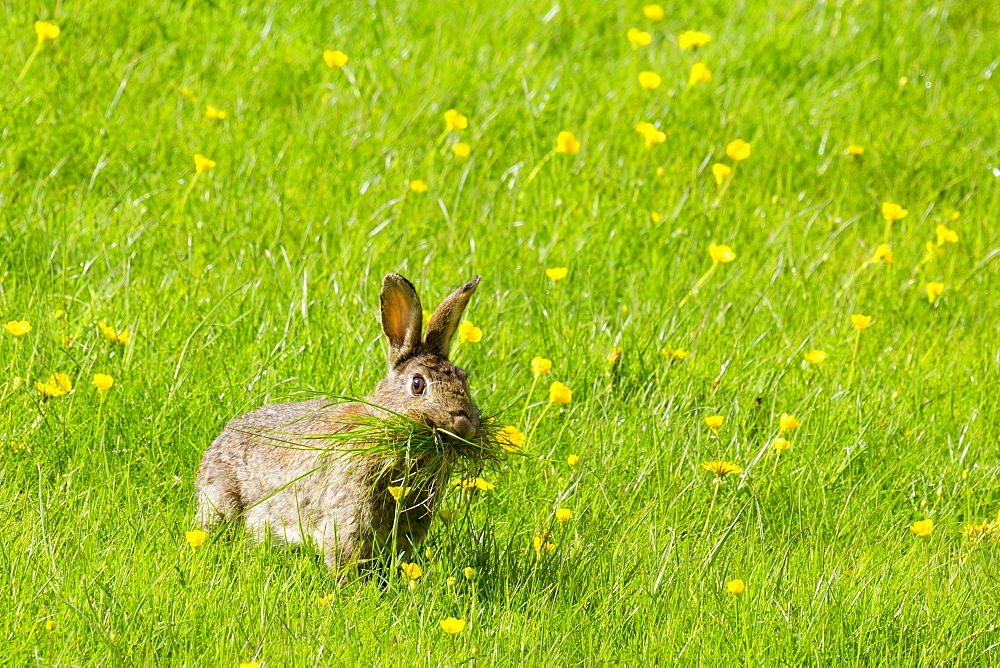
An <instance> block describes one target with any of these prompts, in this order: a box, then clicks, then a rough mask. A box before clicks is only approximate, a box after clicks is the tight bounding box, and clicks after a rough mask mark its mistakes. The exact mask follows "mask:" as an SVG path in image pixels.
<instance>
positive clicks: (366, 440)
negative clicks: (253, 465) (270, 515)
mask: <svg viewBox="0 0 1000 668" xmlns="http://www.w3.org/2000/svg"><path fill="white" fill-rule="evenodd" d="M345 403H364V404H368V405H370V406H372V407H373V408H375V409H377V410H379V411H381V412H384V413H385V415H384V416H375V415H338V414H337V413H336V412H335V411H334V410H332V409H335V408H336V407H337V406H338V405H342V404H345ZM327 411H329V417H326V416H325V415H324V414H325V413H326V412H327ZM308 417H309V419H310V420H316V419H317V418H319V419H320V420H328V421H329V423H330V425H331V429H330V431H329V432H328V433H308V434H306V433H301V432H298V431H297V430H296V424H297V423H292V424H289V425H286V426H285V427H284V428H283V429H281V430H275V431H267V432H263V431H261V432H254V433H255V434H257V435H259V436H261V437H264V438H266V439H267V440H268V441H270V442H272V443H273V444H274V445H275V446H276V447H287V448H295V449H309V450H312V449H315V450H321V451H322V454H321V457H324V458H325V457H333V456H340V455H344V454H347V455H349V456H358V457H373V458H375V459H377V460H381V461H383V462H385V465H386V469H387V470H388V469H391V468H405V465H406V462H410V463H411V468H415V467H418V468H419V469H420V470H421V471H422V473H421V475H425V474H429V475H436V474H437V473H439V472H441V471H444V470H450V471H453V472H455V473H458V474H460V475H468V474H473V473H477V472H479V471H481V470H482V469H483V468H484V467H486V466H488V465H490V464H496V463H498V462H501V461H503V460H504V459H506V457H507V456H508V455H510V454H517V453H518V452H519V451H518V450H517V449H516V448H512V447H511V445H510V444H509V443H507V442H506V441H504V440H503V439H501V438H500V436H499V435H500V433H501V431H502V429H503V426H502V425H501V424H500V423H499V422H498V421H497V419H496V418H495V417H494V416H485V417H483V418H482V420H481V422H480V427H479V429H478V430H477V431H476V433H475V434H474V435H473V436H472V437H471V438H469V439H464V438H461V437H459V436H458V435H456V434H453V433H451V432H449V431H446V430H443V429H437V428H434V427H432V426H430V425H428V424H426V423H424V422H422V421H420V420H417V419H414V418H412V417H409V416H406V415H403V414H401V413H396V412H394V411H389V410H387V409H385V408H382V407H381V406H375V405H374V404H369V403H368V402H366V401H364V400H359V399H353V398H349V397H337V398H335V399H334V400H332V401H331V403H330V404H329V405H327V406H324V407H323V409H322V410H321V411H318V412H316V413H313V414H310V415H309V416H308ZM347 425H349V426H350V427H351V428H349V429H344V427H345V426H347Z"/></svg>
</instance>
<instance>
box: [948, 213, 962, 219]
mask: <svg viewBox="0 0 1000 668" xmlns="http://www.w3.org/2000/svg"><path fill="white" fill-rule="evenodd" d="M961 215H962V214H960V213H959V212H958V211H952V212H951V213H949V214H948V220H958V219H959V217H960V216H961Z"/></svg>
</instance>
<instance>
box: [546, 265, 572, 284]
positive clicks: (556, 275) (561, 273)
mask: <svg viewBox="0 0 1000 668" xmlns="http://www.w3.org/2000/svg"><path fill="white" fill-rule="evenodd" d="M568 273H569V268H567V267H552V268H551V269H546V270H545V275H546V276H548V277H549V280H550V281H561V280H562V279H564V278H566V274H568Z"/></svg>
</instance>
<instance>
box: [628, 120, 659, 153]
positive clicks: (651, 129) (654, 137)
mask: <svg viewBox="0 0 1000 668" xmlns="http://www.w3.org/2000/svg"><path fill="white" fill-rule="evenodd" d="M635 131H636V132H638V133H639V134H641V135H642V138H643V139H644V140H646V148H652V147H654V146H656V145H657V144H662V143H663V142H665V141H666V140H667V134H666V133H665V132H661V131H660V130H657V129H656V126H655V125H653V124H652V123H646V122H643V123H639V124H638V125H636V126H635Z"/></svg>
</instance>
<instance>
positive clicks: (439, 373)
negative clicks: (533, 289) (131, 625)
mask: <svg viewBox="0 0 1000 668" xmlns="http://www.w3.org/2000/svg"><path fill="white" fill-rule="evenodd" d="M479 279H480V277H479V276H476V277H475V278H473V279H472V280H471V281H469V282H468V283H466V284H465V285H463V286H462V287H460V288H458V289H457V290H456V291H455V292H453V293H452V294H451V295H449V296H448V297H447V298H446V299H445V300H444V301H443V302H441V304H440V305H439V306H438V307H437V309H435V311H434V313H433V315H432V316H431V319H430V322H429V324H428V327H427V332H426V334H423V335H422V334H421V330H422V328H423V310H422V309H421V305H420V298H419V297H418V296H417V292H416V290H415V289H414V287H413V285H412V284H411V283H410V282H409V281H408V280H406V279H405V278H403V277H402V276H400V275H399V274H389V275H387V276H386V277H385V278H384V279H383V281H382V291H381V295H380V302H381V319H382V331H383V332H384V333H385V336H386V338H387V339H388V342H389V350H388V359H389V370H388V373H387V375H386V377H385V378H384V379H383V380H381V381H380V382H379V383H378V385H377V386H376V388H375V390H374V392H373V393H372V394H371V395H370V396H369V397H368V398H367V401H368V403H370V404H373V406H372V405H368V404H365V403H360V402H358V403H349V404H339V405H331V404H330V403H329V402H328V401H325V400H322V399H316V400H311V401H303V402H297V403H282V404H272V405H269V406H263V407H261V408H258V409H256V410H254V411H251V412H250V413H247V414H246V415H243V416H241V417H238V418H236V419H234V420H232V421H231V422H230V423H229V424H228V425H226V428H225V429H224V430H223V432H222V433H221V434H220V435H219V437H218V438H216V439H215V441H214V442H213V443H212V445H211V446H210V447H209V448H208V449H207V450H206V451H205V454H204V456H203V458H202V461H201V466H200V468H199V470H198V475H197V478H196V490H197V491H196V495H197V502H198V511H197V518H196V519H197V521H198V522H199V523H200V524H201V526H202V527H204V528H205V529H211V528H212V527H215V526H217V525H218V524H219V523H221V522H224V521H228V520H231V519H234V518H237V517H242V519H243V521H244V522H245V523H246V526H247V527H248V528H249V529H250V531H251V532H252V533H253V534H254V536H255V537H256V538H257V539H258V540H264V539H266V538H267V537H268V536H274V537H276V538H278V539H279V540H283V541H286V542H288V543H303V542H313V543H314V544H315V545H316V546H318V547H319V548H320V549H321V550H322V552H323V554H324V557H325V562H326V565H327V566H328V567H330V568H340V567H343V566H345V565H347V564H349V563H351V562H355V561H356V562H358V563H360V564H361V565H362V566H364V564H365V563H366V562H371V560H373V559H376V558H379V557H385V556H388V555H387V552H388V550H389V548H390V547H391V546H392V545H393V544H395V546H396V550H397V554H402V555H403V557H404V558H405V557H406V556H407V555H409V554H410V552H411V551H412V549H413V547H414V546H415V545H416V544H417V543H419V542H420V541H421V540H422V539H423V538H424V536H425V535H426V534H427V531H428V529H429V527H430V523H431V518H432V516H433V513H434V508H435V505H436V503H437V501H438V500H439V499H440V497H441V495H442V494H443V492H444V485H446V484H447V481H448V471H446V470H444V471H435V472H433V473H432V475H430V476H424V477H420V476H416V480H418V481H420V482H415V483H414V484H415V488H414V489H412V490H410V492H409V494H406V495H405V496H401V498H400V500H399V501H398V502H397V501H396V500H395V499H394V498H393V497H392V495H391V494H390V493H389V492H388V490H387V488H388V487H389V486H390V485H397V486H398V485H401V484H403V483H402V480H403V479H404V478H406V479H408V480H410V479H413V478H414V474H415V473H416V472H417V471H418V469H419V465H420V462H415V463H412V462H411V470H410V471H409V472H407V471H404V470H403V464H402V463H400V462H396V463H392V464H390V465H389V467H388V468H387V465H386V460H385V456H384V455H383V456H381V457H379V456H376V455H358V454H357V453H352V454H350V455H348V454H347V453H345V452H331V451H330V448H329V447H322V445H320V444H322V443H323V441H322V440H317V436H319V437H320V438H321V437H322V435H325V434H331V433H333V432H340V431H346V430H349V429H352V428H354V427H355V426H356V425H352V424H351V418H352V417H354V416H360V415H374V416H380V415H382V416H384V415H385V414H386V413H384V412H381V411H379V410H378V408H376V407H383V408H386V409H388V410H391V411H394V412H397V413H402V414H404V415H407V416H408V417H412V418H416V419H418V420H420V421H422V422H424V423H425V424H427V425H429V426H431V427H434V428H435V429H441V430H445V431H447V432H451V434H454V435H457V436H459V437H461V438H464V439H470V438H472V437H473V436H475V434H476V433H477V432H478V430H479V429H480V424H481V423H480V415H479V410H478V409H477V408H476V405H475V403H474V402H473V400H472V397H471V396H470V394H469V386H468V382H467V375H466V373H465V371H463V370H462V369H459V368H458V367H456V366H455V365H454V364H452V363H451V361H450V360H449V359H448V352H449V349H450V345H451V339H452V337H453V336H454V334H455V331H456V330H457V329H458V325H459V322H460V321H461V317H462V313H463V311H464V310H465V307H466V305H467V304H468V302H469V298H470V297H472V294H473V293H474V292H475V290H476V286H477V285H478V284H479ZM418 378H420V379H423V380H422V382H421V381H418V380H417V379H418ZM418 390H419V392H418ZM297 445H298V446H299V447H297ZM318 445H319V447H317V446H318ZM332 447H335V446H332ZM397 503H398V504H399V505H400V508H399V512H398V525H396V522H397V517H396V516H397V509H396V504H397ZM394 525H396V526H397V529H396V536H395V542H394V541H393V536H392V533H393V527H394Z"/></svg>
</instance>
